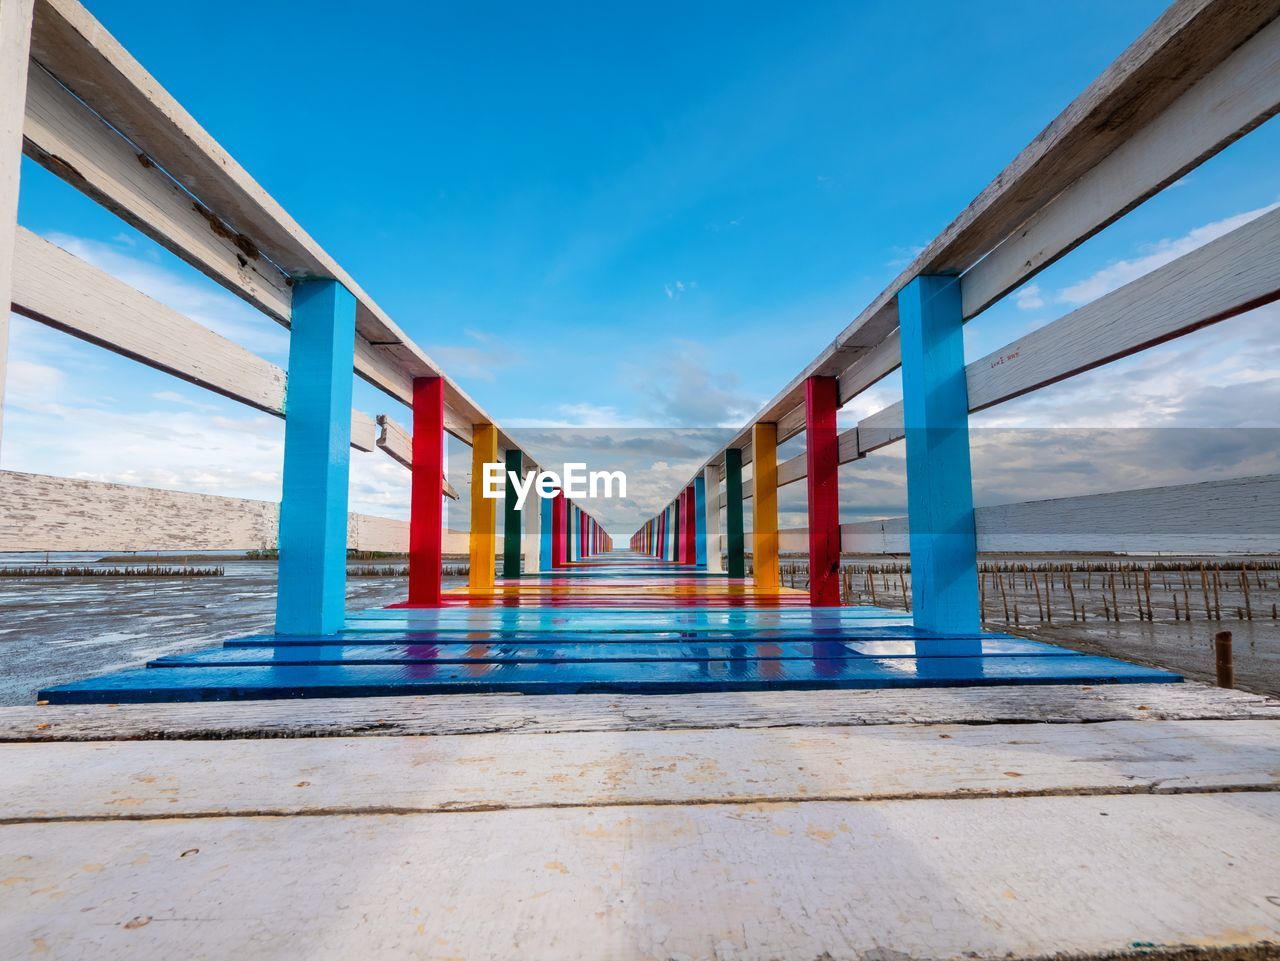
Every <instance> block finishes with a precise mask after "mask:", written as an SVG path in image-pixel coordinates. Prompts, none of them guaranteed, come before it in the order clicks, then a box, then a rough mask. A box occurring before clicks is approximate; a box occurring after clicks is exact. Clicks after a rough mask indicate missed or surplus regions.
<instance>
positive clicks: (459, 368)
mask: <svg viewBox="0 0 1280 961" xmlns="http://www.w3.org/2000/svg"><path fill="white" fill-rule="evenodd" d="M463 333H464V334H466V336H467V337H468V338H469V339H470V340H471V341H472V343H471V344H436V345H432V346H430V347H428V348H427V353H428V354H430V355H431V357H432V358H433V359H434V360H436V361H438V362H439V363H440V365H441V366H442V367H443V368H444V369H445V370H447V371H448V372H449V376H450V377H456V378H462V379H470V380H483V381H486V382H490V383H491V382H492V381H493V380H494V379H495V378H496V376H497V371H499V370H502V369H503V368H507V367H512V366H514V365H515V364H518V363H519V362H520V355H519V354H517V353H516V352H515V351H513V350H511V349H510V348H509V347H507V346H506V345H505V344H503V342H502V341H501V340H499V339H498V338H497V337H494V336H493V335H492V334H487V333H485V332H483V331H479V330H470V329H468V330H465V331H463Z"/></svg>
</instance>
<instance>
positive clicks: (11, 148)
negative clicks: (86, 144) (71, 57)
mask: <svg viewBox="0 0 1280 961" xmlns="http://www.w3.org/2000/svg"><path fill="white" fill-rule="evenodd" d="M34 8H35V0H0V440H3V438H4V384H5V371H6V370H7V369H8V366H9V304H10V302H11V297H10V293H11V291H12V289H13V245H14V236H15V234H16V232H17V229H18V176H19V174H20V173H21V171H22V119H23V116H24V115H25V114H26V108H27V63H28V58H29V56H30V52H31V12H32V10H33V9H34Z"/></svg>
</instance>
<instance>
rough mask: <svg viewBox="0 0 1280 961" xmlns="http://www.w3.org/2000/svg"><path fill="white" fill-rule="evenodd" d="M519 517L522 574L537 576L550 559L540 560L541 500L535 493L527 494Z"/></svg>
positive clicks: (549, 562) (548, 564)
mask: <svg viewBox="0 0 1280 961" xmlns="http://www.w3.org/2000/svg"><path fill="white" fill-rule="evenodd" d="M532 469H533V468H532V467H530V470H532ZM520 515H521V520H523V521H524V572H525V573H526V574H537V573H538V572H539V571H541V570H542V568H543V564H546V565H547V566H548V567H549V566H550V565H551V559H550V558H546V559H545V560H544V559H543V558H542V498H541V497H539V496H538V493H537V491H532V490H531V491H530V492H529V497H528V499H527V500H526V501H525V504H524V509H523V510H522V511H521V512H520Z"/></svg>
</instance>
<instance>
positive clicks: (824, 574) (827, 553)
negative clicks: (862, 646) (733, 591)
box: [804, 377, 840, 607]
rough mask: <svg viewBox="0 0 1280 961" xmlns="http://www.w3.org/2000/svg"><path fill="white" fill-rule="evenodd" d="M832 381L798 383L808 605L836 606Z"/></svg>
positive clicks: (837, 559) (836, 485)
mask: <svg viewBox="0 0 1280 961" xmlns="http://www.w3.org/2000/svg"><path fill="white" fill-rule="evenodd" d="M838 393H839V392H838V385H837V382H836V379H835V378H834V377H810V378H809V379H808V380H806V381H805V382H804V429H805V463H806V466H807V468H808V472H809V477H808V483H809V604H810V605H811V606H813V607H839V606H840V476H839V470H840V451H839V441H838V440H837V435H836V409H837V408H838V406H839V396H838Z"/></svg>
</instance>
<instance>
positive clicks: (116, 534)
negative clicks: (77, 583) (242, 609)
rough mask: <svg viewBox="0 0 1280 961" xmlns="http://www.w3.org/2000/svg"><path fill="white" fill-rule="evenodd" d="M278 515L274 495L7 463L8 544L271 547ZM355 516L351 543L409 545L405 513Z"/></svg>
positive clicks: (4, 546) (2, 524)
mask: <svg viewBox="0 0 1280 961" xmlns="http://www.w3.org/2000/svg"><path fill="white" fill-rule="evenodd" d="M278 515H279V505H278V504H273V503H269V502H268V501H255V500H244V499H241V498H237V497H216V496H214V495H211V494H190V493H185V492H182V491H167V490H157V489H155V488H150V487H133V486H129V485H125V484H107V483H103V482H101V481H89V480H73V479H71V478H68V477H49V476H47V475H44V474H23V473H19V472H17V471H0V551H143V550H151V551H154V550H160V551H168V550H205V551H215V550H264V549H269V548H274V547H275V546H276V542H277V529H278V528H277V523H278ZM347 523H348V526H347V546H348V547H350V548H354V549H356V550H364V551H398V552H402V551H406V550H408V548H409V525H408V524H407V523H405V522H404V521H398V520H393V519H391V518H386V517H371V516H368V515H364V514H349V515H348V517H347Z"/></svg>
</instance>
